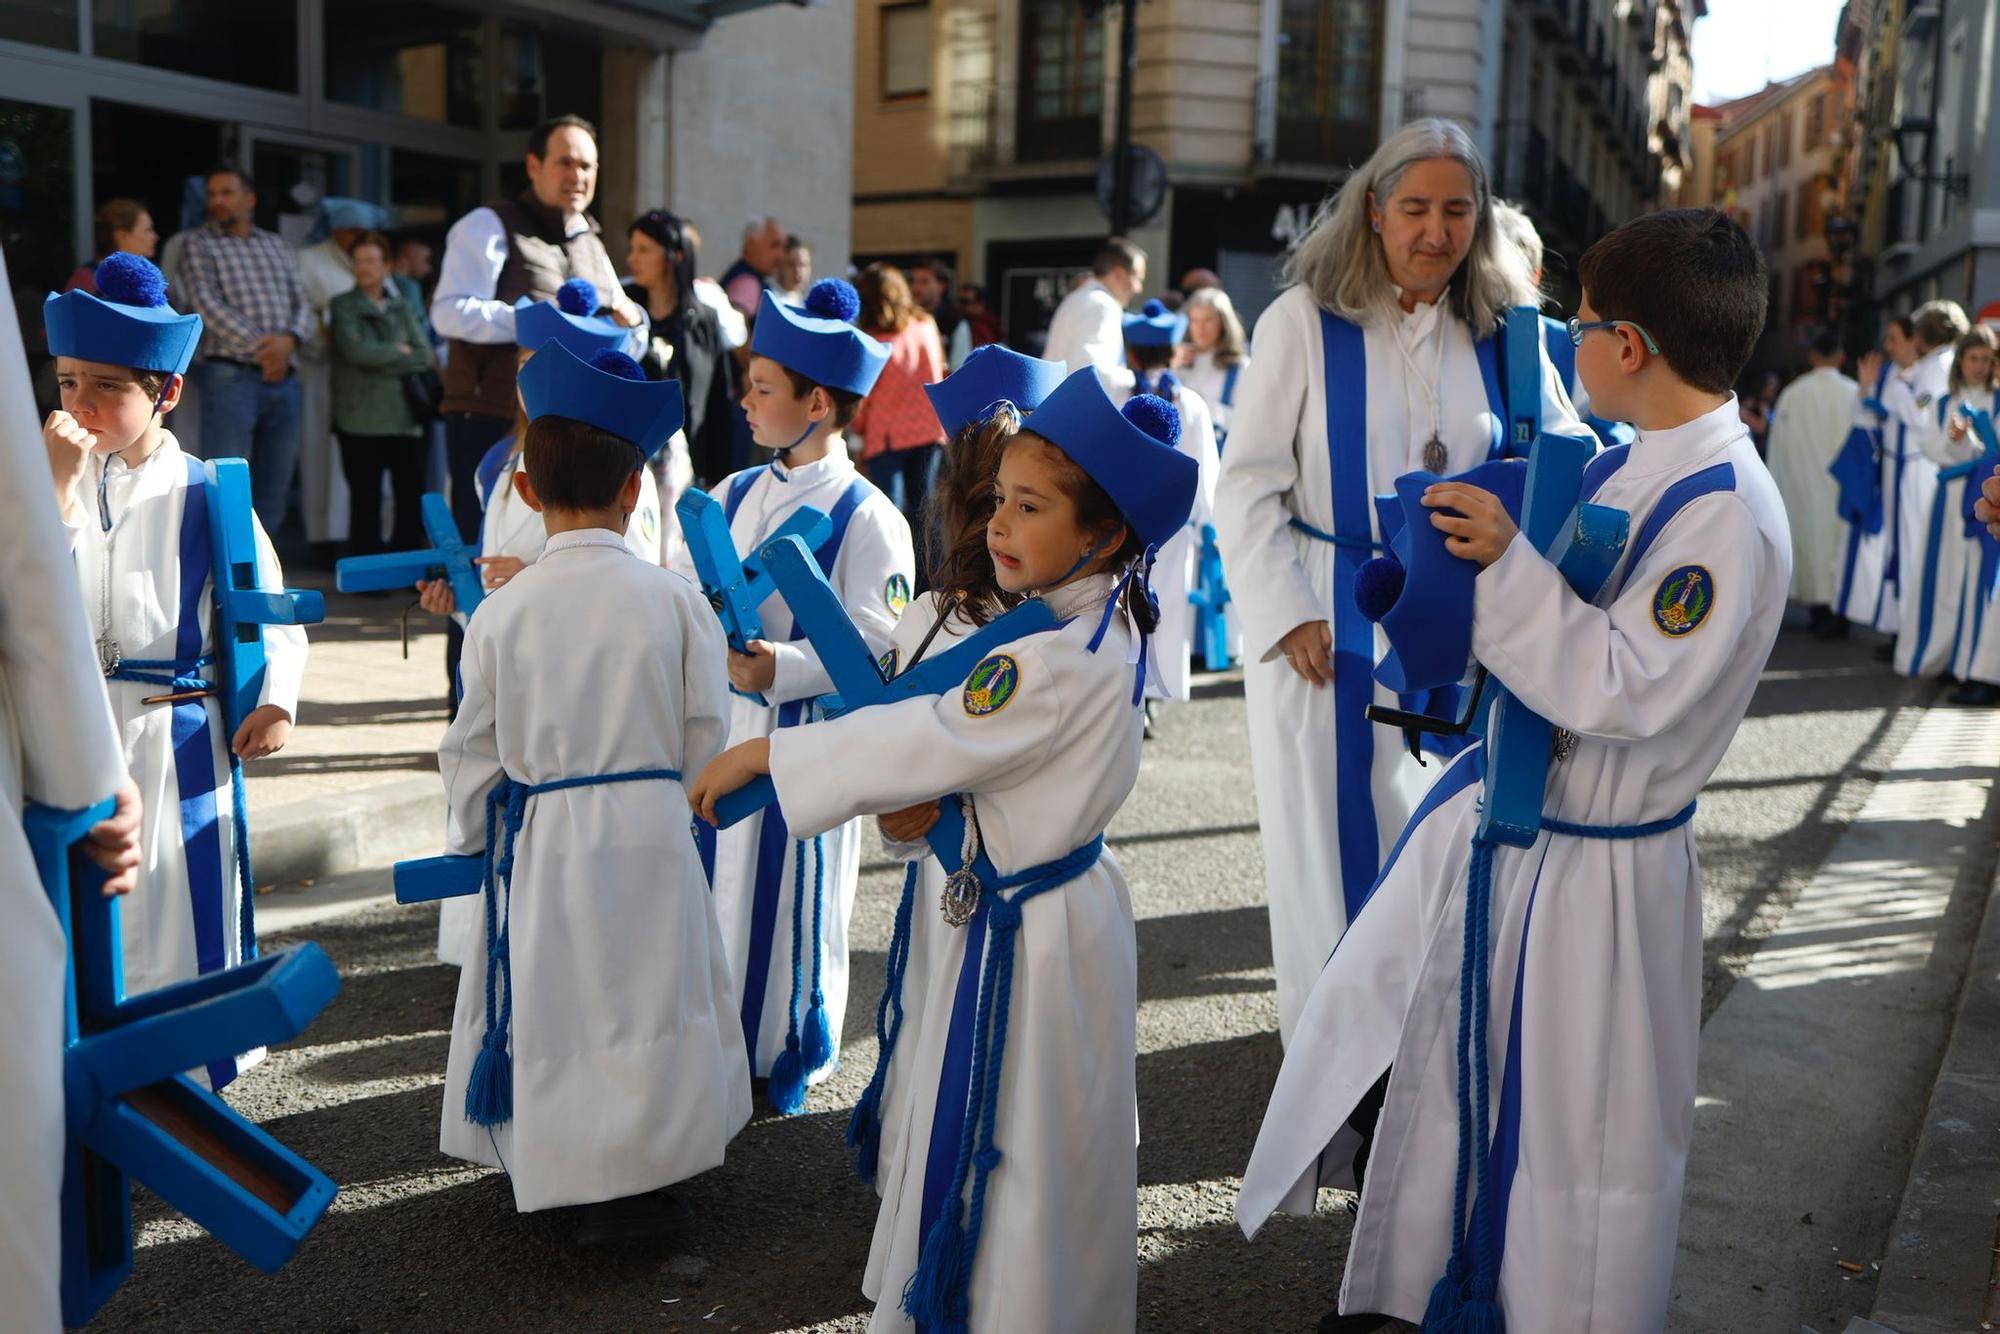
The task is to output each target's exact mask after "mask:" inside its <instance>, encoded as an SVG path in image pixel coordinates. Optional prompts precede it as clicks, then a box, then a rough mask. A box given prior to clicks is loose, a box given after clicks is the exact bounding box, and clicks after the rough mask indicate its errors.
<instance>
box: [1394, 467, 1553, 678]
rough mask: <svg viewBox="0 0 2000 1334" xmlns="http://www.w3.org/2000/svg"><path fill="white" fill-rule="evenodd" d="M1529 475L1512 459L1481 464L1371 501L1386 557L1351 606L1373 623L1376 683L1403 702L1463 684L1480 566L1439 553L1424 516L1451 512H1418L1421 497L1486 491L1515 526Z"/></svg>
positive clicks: (1403, 483) (1439, 540) (1405, 479)
mask: <svg viewBox="0 0 2000 1334" xmlns="http://www.w3.org/2000/svg"><path fill="white" fill-rule="evenodd" d="M1527 480H1528V467H1527V464H1526V463H1525V462H1524V461H1521V460H1518V459H1501V460H1496V461H1494V462H1491V463H1482V464H1480V465H1479V466H1478V467H1476V468H1473V469H1471V470H1469V471H1467V472H1462V473H1459V474H1458V475H1457V476H1455V477H1450V478H1441V477H1439V476H1438V475H1437V474H1436V473H1428V472H1412V473H1405V474H1403V476H1401V477H1398V478H1397V479H1396V491H1395V494H1394V495H1393V496H1378V497H1377V498H1376V502H1375V503H1376V512H1377V515H1378V516H1379V518H1380V520H1381V524H1382V541H1383V543H1384V545H1386V546H1387V547H1388V549H1389V554H1388V555H1386V556H1379V557H1377V558H1376V559H1374V560H1371V561H1369V562H1368V563H1367V564H1366V565H1364V566H1362V567H1361V571H1360V574H1359V575H1358V576H1357V578H1356V580H1355V589H1354V600H1355V602H1356V603H1357V604H1359V606H1360V608H1361V613H1362V615H1364V616H1366V617H1368V619H1370V620H1372V621H1376V622H1378V623H1380V625H1381V626H1382V631H1383V634H1384V635H1386V636H1387V638H1388V640H1389V651H1388V653H1387V654H1385V655H1384V656H1383V658H1382V661H1381V662H1380V663H1379V664H1378V665H1377V666H1376V668H1375V679H1376V680H1377V681H1380V682H1381V683H1382V684H1383V685H1385V686H1387V687H1389V689H1391V690H1394V691H1397V692H1399V693H1403V694H1409V693H1413V692H1416V691H1421V690H1432V689H1435V688H1437V687H1439V686H1447V685H1451V684H1453V683H1455V682H1457V681H1460V680H1462V679H1464V676H1465V673H1466V669H1467V667H1468V666H1470V664H1471V662H1472V599H1473V588H1474V585H1475V582H1476V580H1477V579H1478V577H1479V566H1478V565H1477V564H1476V563H1475V562H1473V561H1470V560H1467V559H1466V558H1465V557H1463V556H1455V555H1453V554H1452V553H1451V552H1450V551H1449V550H1448V549H1447V548H1446V546H1445V536H1446V535H1445V533H1444V532H1442V531H1441V530H1440V529H1438V528H1437V527H1435V526H1434V525H1433V524H1432V523H1431V516H1432V515H1433V514H1438V513H1450V512H1451V511H1441V510H1428V509H1425V508H1424V503H1423V497H1424V492H1425V491H1426V490H1427V489H1429V488H1430V487H1432V486H1435V485H1436V484H1437V483H1439V482H1441V481H1453V482H1463V483H1465V484H1466V485H1467V486H1476V487H1478V488H1480V489H1481V490H1482V491H1490V492H1492V493H1493V494H1494V495H1495V496H1497V497H1498V498H1499V500H1500V503H1501V504H1502V505H1504V506H1505V507H1506V509H1507V513H1508V514H1509V515H1511V516H1513V519H1514V522H1515V523H1519V522H1520V521H1521V497H1522V494H1523V492H1524V489H1525V487H1526V485H1527Z"/></svg>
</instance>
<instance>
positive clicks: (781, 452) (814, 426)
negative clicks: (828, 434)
mask: <svg viewBox="0 0 2000 1334" xmlns="http://www.w3.org/2000/svg"><path fill="white" fill-rule="evenodd" d="M818 429H819V423H818V422H807V423H806V429H805V434H803V435H801V436H800V437H799V438H798V439H796V440H794V441H792V443H791V444H789V445H784V446H781V447H779V448H777V449H773V450H772V451H771V453H772V454H774V455H776V456H777V457H778V458H780V459H783V458H784V457H785V455H787V454H789V453H791V452H792V451H793V450H795V449H797V448H798V447H799V446H800V445H803V444H804V443H805V442H806V441H808V440H810V439H812V434H813V432H814V431H817V430H818Z"/></svg>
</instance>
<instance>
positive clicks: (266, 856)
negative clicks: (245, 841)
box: [250, 773, 445, 886]
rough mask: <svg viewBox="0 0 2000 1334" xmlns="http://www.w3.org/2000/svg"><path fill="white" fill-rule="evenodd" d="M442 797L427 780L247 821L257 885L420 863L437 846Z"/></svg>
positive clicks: (301, 804)
mask: <svg viewBox="0 0 2000 1334" xmlns="http://www.w3.org/2000/svg"><path fill="white" fill-rule="evenodd" d="M444 824H445V806H444V791H443V788H442V787H441V786H440V784H439V782H438V776H437V775H436V774H434V773H427V774H424V775H422V776H420V777H416V778H405V779H400V780H398V781H396V782H393V783H375V784H370V785H369V786H367V787H364V788H361V789H359V790H357V791H354V792H348V793H340V794H337V795H333V796H327V797H314V798H312V799H310V800H305V801H291V802H286V803H285V804H284V805H282V806H274V807H271V808H270V809H269V810H264V811H253V812H252V813H251V816H250V864H251V866H252V867H253V868H254V869H255V871H256V876H257V883H258V884H259V885H260V886H271V885H283V884H289V883H292V882H294V881H299V880H318V879H322V878H324V877H326V876H330V875H338V874H340V873H342V872H344V871H353V870H358V869H361V868H363V867H376V866H386V865H388V864H389V863H390V862H393V861H396V860H399V859H401V858H405V857H425V856H429V855H431V854H433V853H435V852H437V851H438V849H440V848H442V847H443V846H444Z"/></svg>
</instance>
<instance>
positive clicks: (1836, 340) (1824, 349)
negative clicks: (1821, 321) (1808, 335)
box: [1806, 329, 1841, 357]
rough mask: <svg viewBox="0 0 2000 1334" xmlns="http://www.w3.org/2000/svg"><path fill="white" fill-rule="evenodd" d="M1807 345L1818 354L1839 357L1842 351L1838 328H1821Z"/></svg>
mask: <svg viewBox="0 0 2000 1334" xmlns="http://www.w3.org/2000/svg"><path fill="white" fill-rule="evenodd" d="M1806 346H1807V347H1809V348H1811V349H1812V350H1813V353H1814V354H1815V355H1817V356H1821V357H1837V356H1839V355H1840V353H1841V345H1840V332H1839V330H1837V329H1819V330H1817V331H1815V332H1814V334H1813V336H1812V340H1811V341H1810V342H1809V343H1807V344H1806Z"/></svg>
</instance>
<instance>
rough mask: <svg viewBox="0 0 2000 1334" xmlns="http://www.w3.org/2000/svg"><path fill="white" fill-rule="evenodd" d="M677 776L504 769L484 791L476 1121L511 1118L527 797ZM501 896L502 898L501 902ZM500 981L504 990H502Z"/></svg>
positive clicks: (473, 1093)
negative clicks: (514, 941)
mask: <svg viewBox="0 0 2000 1334" xmlns="http://www.w3.org/2000/svg"><path fill="white" fill-rule="evenodd" d="M655 779H659V780H666V781H669V782H675V783H678V782H680V781H681V775H680V771H679V770H677V769H635V770H632V771H631V772H628V773H618V774H592V775H588V776H586V777H582V778H557V779H554V780H552V781H550V782H547V783H535V784H528V783H517V782H515V781H514V780H513V779H512V778H509V777H507V775H505V774H502V775H501V776H500V781H499V782H497V783H495V784H494V785H493V790H492V791H491V792H489V793H487V794H486V852H485V864H486V874H485V877H484V879H483V881H482V883H481V885H480V890H481V896H482V898H483V900H484V902H485V906H486V1028H485V1032H484V1033H483V1034H481V1036H480V1039H479V1055H478V1056H477V1057H475V1058H474V1059H473V1062H472V1073H471V1075H470V1076H469V1077H468V1078H467V1079H466V1081H465V1119H466V1120H468V1121H470V1122H471V1123H472V1124H473V1125H476V1126H497V1125H504V1124H506V1123H507V1122H509V1121H511V1120H513V1119H514V1058H513V1056H512V1054H511V1053H510V1052H509V1051H508V1049H507V1036H508V1030H509V1028H510V1027H511V1026H512V1023H513V1018H514V970H513V952H512V950H511V949H510V948H509V938H510V936H511V934H512V931H513V925H514V913H513V899H514V840H515V839H516V838H517V837H518V836H519V835H520V833H521V826H522V825H523V824H524V823H525V822H526V820H527V814H528V799H529V798H530V797H538V796H541V795H542V794H543V793H545V792H562V791H566V790H568V789H570V788H579V787H598V786H602V785H606V784H611V783H640V782H647V781H651V780H655ZM503 896H504V902H503ZM503 984H504V989H503Z"/></svg>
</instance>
